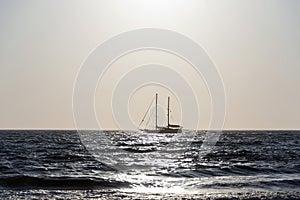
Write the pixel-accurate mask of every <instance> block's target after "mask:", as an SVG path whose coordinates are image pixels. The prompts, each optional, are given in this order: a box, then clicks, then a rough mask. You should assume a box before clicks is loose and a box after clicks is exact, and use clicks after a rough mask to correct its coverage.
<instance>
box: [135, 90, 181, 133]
mask: <svg viewBox="0 0 300 200" xmlns="http://www.w3.org/2000/svg"><path fill="white" fill-rule="evenodd" d="M157 100H158V94H157V93H156V95H155V128H154V129H140V130H141V131H143V132H146V133H181V132H182V126H180V125H178V124H170V97H168V109H167V117H168V122H167V125H166V126H158V124H157ZM149 109H150V107H149V108H148V110H147V112H146V114H145V115H144V117H143V119H142V121H141V123H140V125H141V124H142V123H143V122H144V119H145V116H146V115H147V113H148V111H149Z"/></svg>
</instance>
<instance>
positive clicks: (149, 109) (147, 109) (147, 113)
mask: <svg viewBox="0 0 300 200" xmlns="http://www.w3.org/2000/svg"><path fill="white" fill-rule="evenodd" d="M154 99H155V96H154V97H153V99H152V101H151V103H150V105H149V107H148V109H147V111H146V113H145V115H144V117H143V119H142V121H141V122H140V124H139V128H140V127H141V125H142V123H143V122H144V120H145V117H146V116H147V114H148V112H149V110H150V108H151V106H152V103H153V101H154Z"/></svg>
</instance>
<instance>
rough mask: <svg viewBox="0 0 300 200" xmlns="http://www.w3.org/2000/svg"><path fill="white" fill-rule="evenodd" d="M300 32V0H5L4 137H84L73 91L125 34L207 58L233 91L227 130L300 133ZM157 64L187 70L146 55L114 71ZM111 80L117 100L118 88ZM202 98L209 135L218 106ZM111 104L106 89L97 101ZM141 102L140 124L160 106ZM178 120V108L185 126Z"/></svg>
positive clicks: (108, 120) (0, 61)
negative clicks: (60, 131) (163, 36)
mask: <svg viewBox="0 0 300 200" xmlns="http://www.w3.org/2000/svg"><path fill="white" fill-rule="evenodd" d="M299 24H300V1H298V0H281V1H276V0H264V1H261V0H248V1H240V0H236V1H235V0H222V1H215V0H211V1H208V0H203V1H200V0H195V1H186V0H182V1H176V0H132V1H129V0H128V1H126V0H120V1H114V0H107V1H75V0H74V1H61V0H60V1H53V0H48V1H47V0H45V1H38V0H36V1H30V0H27V1H21V0H19V1H16V0H7V1H5V0H2V1H1V2H0V27H1V31H0V44H1V45H0V83H1V84H0V94H1V98H0V112H1V114H0V128H74V127H75V126H74V121H73V112H72V92H73V84H74V81H75V79H76V74H77V72H78V70H79V68H80V66H81V64H82V63H83V61H84V60H85V59H86V58H87V57H88V55H89V53H90V52H91V51H92V50H93V49H95V48H96V47H97V46H98V45H99V44H101V43H102V42H104V41H106V40H107V39H109V38H110V37H112V36H114V35H116V34H119V33H122V32H125V31H130V30H134V29H139V28H149V27H150V28H161V29H168V30H173V31H176V32H178V33H181V34H184V35H186V36H188V37H189V38H191V39H193V40H194V41H196V42H197V43H198V44H199V45H201V46H202V47H203V48H204V49H205V50H206V52H207V54H208V55H209V56H210V58H211V59H212V60H213V62H214V63H215V64H216V66H217V68H218V70H219V72H220V75H221V76H222V78H223V81H224V86H225V89H226V97H227V101H226V120H225V124H224V128H225V129H299V128H300V78H299V77H300V26H299ZM152 60H154V61H155V62H159V63H166V65H168V66H170V67H172V66H175V65H176V63H177V64H178V63H180V62H182V61H180V60H178V58H176V57H172V58H171V57H170V55H167V53H162V52H160V53H159V52H137V53H133V54H132V55H128V56H126V57H124V58H121V59H120V60H119V61H117V62H116V63H115V64H114V66H113V67H114V68H115V72H117V71H119V70H118V67H122V66H124V65H126V66H129V68H130V66H133V65H136V64H137V63H139V64H143V63H146V62H150V61H152ZM167 62H169V63H167ZM178 65H179V64H178ZM181 66H184V63H182V65H181ZM187 67H188V66H187ZM129 68H128V69H129ZM119 72H120V71H119ZM186 72H187V74H188V70H187V71H186ZM116 74H117V73H114V71H112V72H111V74H110V77H114V76H117V75H116ZM108 75H109V74H108ZM119 75H120V76H121V75H122V74H119ZM106 79H107V81H106V87H105V88H104V91H105V90H107V92H109V91H110V89H109V88H111V87H113V86H112V85H114V84H113V83H111V86H110V85H109V83H110V82H109V80H110V78H107V77H106ZM111 80H113V78H112V79H111ZM192 81H193V77H191V82H192ZM201 85H202V86H201ZM201 88H202V89H201ZM152 89H153V88H152ZM158 90H160V91H161V92H162V93H164V91H163V89H158ZM196 93H197V94H196V95H197V96H198V98H199V99H202V100H201V102H199V107H200V112H201V117H200V128H206V127H207V124H208V123H209V116H210V108H209V106H210V105H208V104H209V95H208V93H207V91H205V86H204V85H203V83H200V84H199V90H198V91H197V92H196ZM101 95H103V93H102V92H101V88H100V87H99V89H98V90H97V93H96V98H95V99H96V102H97V100H99V98H100V97H101ZM138 95H140V94H137V96H136V97H135V98H137V99H140V100H139V101H141V103H140V104H138V105H135V104H132V102H129V105H130V106H129V112H130V113H131V115H132V119H133V121H135V123H138V121H139V118H140V117H141V116H142V115H143V114H144V111H145V110H146V107H147V106H148V105H147V104H148V103H149V102H148V101H150V100H151V99H149V100H148V101H147V102H144V101H146V99H148V96H147V98H146V97H145V98H138ZM151 95H152V94H151ZM151 95H150V96H151ZM163 98H164V96H163ZM102 101H103V102H102V103H105V101H107V100H102ZM124 101H126V103H127V101H128V100H127V99H125V100H124ZM137 101H138V100H137ZM99 102H100V100H99ZM163 103H164V99H163V100H162V101H161V104H163ZM179 104H180V102H176V101H175V100H174V107H179ZM206 105H207V106H206ZM143 106H144V107H143ZM95 107H96V110H97V114H98V115H99V117H100V118H102V120H103V123H104V126H105V128H115V127H116V126H115V124H114V122H113V119H112V114H111V111H110V110H109V109H105V108H104V107H103V104H101V103H98V104H97V103H96V104H95ZM135 108H138V109H135ZM181 109H190V108H181ZM178 115H180V110H179V109H178V110H176V109H175V111H174V118H175V119H174V121H176V122H177V121H180V117H178ZM103 116H106V117H103ZM176 116H177V117H176ZM183 125H186V124H183ZM186 126H187V127H188V125H186ZM188 128H189V127H188Z"/></svg>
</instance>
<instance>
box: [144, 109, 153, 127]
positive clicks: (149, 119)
mask: <svg viewBox="0 0 300 200" xmlns="http://www.w3.org/2000/svg"><path fill="white" fill-rule="evenodd" d="M152 115H153V111H152V112H151V113H150V116H149V118H148V121H147V123H146V125H145V128H147V127H148V125H149V122H150V121H151V117H152Z"/></svg>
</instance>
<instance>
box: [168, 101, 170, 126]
mask: <svg viewBox="0 0 300 200" xmlns="http://www.w3.org/2000/svg"><path fill="white" fill-rule="evenodd" d="M169 126H170V97H168V128H169Z"/></svg>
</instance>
